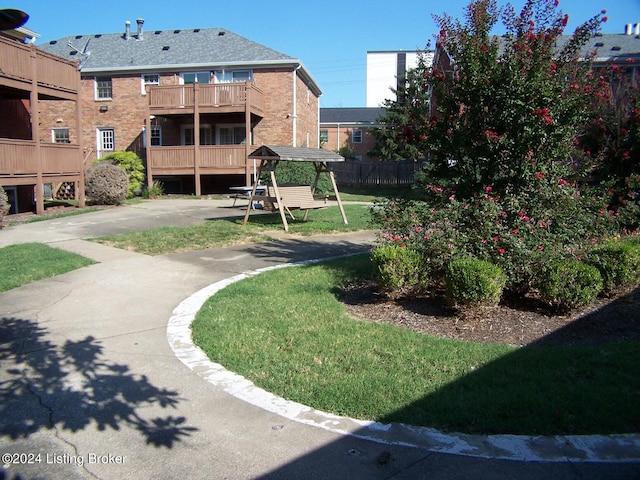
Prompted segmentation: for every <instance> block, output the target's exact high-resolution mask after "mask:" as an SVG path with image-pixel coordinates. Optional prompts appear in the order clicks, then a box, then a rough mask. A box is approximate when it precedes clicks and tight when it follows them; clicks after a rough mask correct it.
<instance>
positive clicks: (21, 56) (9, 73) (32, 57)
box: [0, 37, 79, 100]
mask: <svg viewBox="0 0 640 480" xmlns="http://www.w3.org/2000/svg"><path fill="white" fill-rule="evenodd" d="M0 58H1V59H2V66H1V67H2V68H1V70H0V85H3V86H8V87H11V88H16V89H19V90H31V88H32V86H31V85H32V83H33V80H34V76H35V78H36V80H37V85H38V92H39V94H44V95H49V96H52V97H55V98H64V99H70V100H73V99H75V95H76V92H77V90H78V87H79V74H78V67H77V64H76V63H75V62H69V61H67V60H65V59H63V58H60V57H56V56H55V55H51V54H50V53H46V52H43V51H41V50H38V49H37V48H36V47H35V46H34V45H25V44H22V43H19V42H17V41H15V40H12V39H9V38H5V37H0ZM34 62H35V68H34Z"/></svg>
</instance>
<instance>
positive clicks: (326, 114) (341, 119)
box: [320, 107, 385, 126]
mask: <svg viewBox="0 0 640 480" xmlns="http://www.w3.org/2000/svg"><path fill="white" fill-rule="evenodd" d="M384 112H385V109H384V108H380V107H344V108H343V107H340V108H337V107H335V108H334V107H331V108H321V109H320V123H321V124H338V123H340V124H352V125H366V126H371V125H377V123H378V117H380V116H381V115H382V114H384Z"/></svg>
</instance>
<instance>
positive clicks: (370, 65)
mask: <svg viewBox="0 0 640 480" xmlns="http://www.w3.org/2000/svg"><path fill="white" fill-rule="evenodd" d="M420 53H421V52H420V51H406V50H383V51H380V50H377V51H368V52H367V107H370V108H375V107H380V106H381V105H382V104H383V103H384V101H385V100H395V99H396V95H395V93H393V92H392V91H391V89H394V90H397V89H398V81H399V80H400V81H401V79H403V78H404V77H405V75H406V73H407V72H408V71H409V70H410V69H412V68H415V67H417V66H418V58H419V56H420ZM427 55H429V57H430V58H427V60H428V61H431V60H432V59H433V52H427Z"/></svg>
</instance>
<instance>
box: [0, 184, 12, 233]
mask: <svg viewBox="0 0 640 480" xmlns="http://www.w3.org/2000/svg"><path fill="white" fill-rule="evenodd" d="M10 208H11V205H9V199H8V198H7V192H5V191H4V188H2V186H0V228H2V227H4V217H5V215H6V214H7V213H9V209H10Z"/></svg>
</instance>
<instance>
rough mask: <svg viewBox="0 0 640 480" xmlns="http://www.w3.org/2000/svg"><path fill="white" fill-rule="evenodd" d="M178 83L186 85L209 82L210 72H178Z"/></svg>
mask: <svg viewBox="0 0 640 480" xmlns="http://www.w3.org/2000/svg"><path fill="white" fill-rule="evenodd" d="M180 83H182V84H183V85H188V84H190V83H211V73H210V72H185V73H181V74H180Z"/></svg>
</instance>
